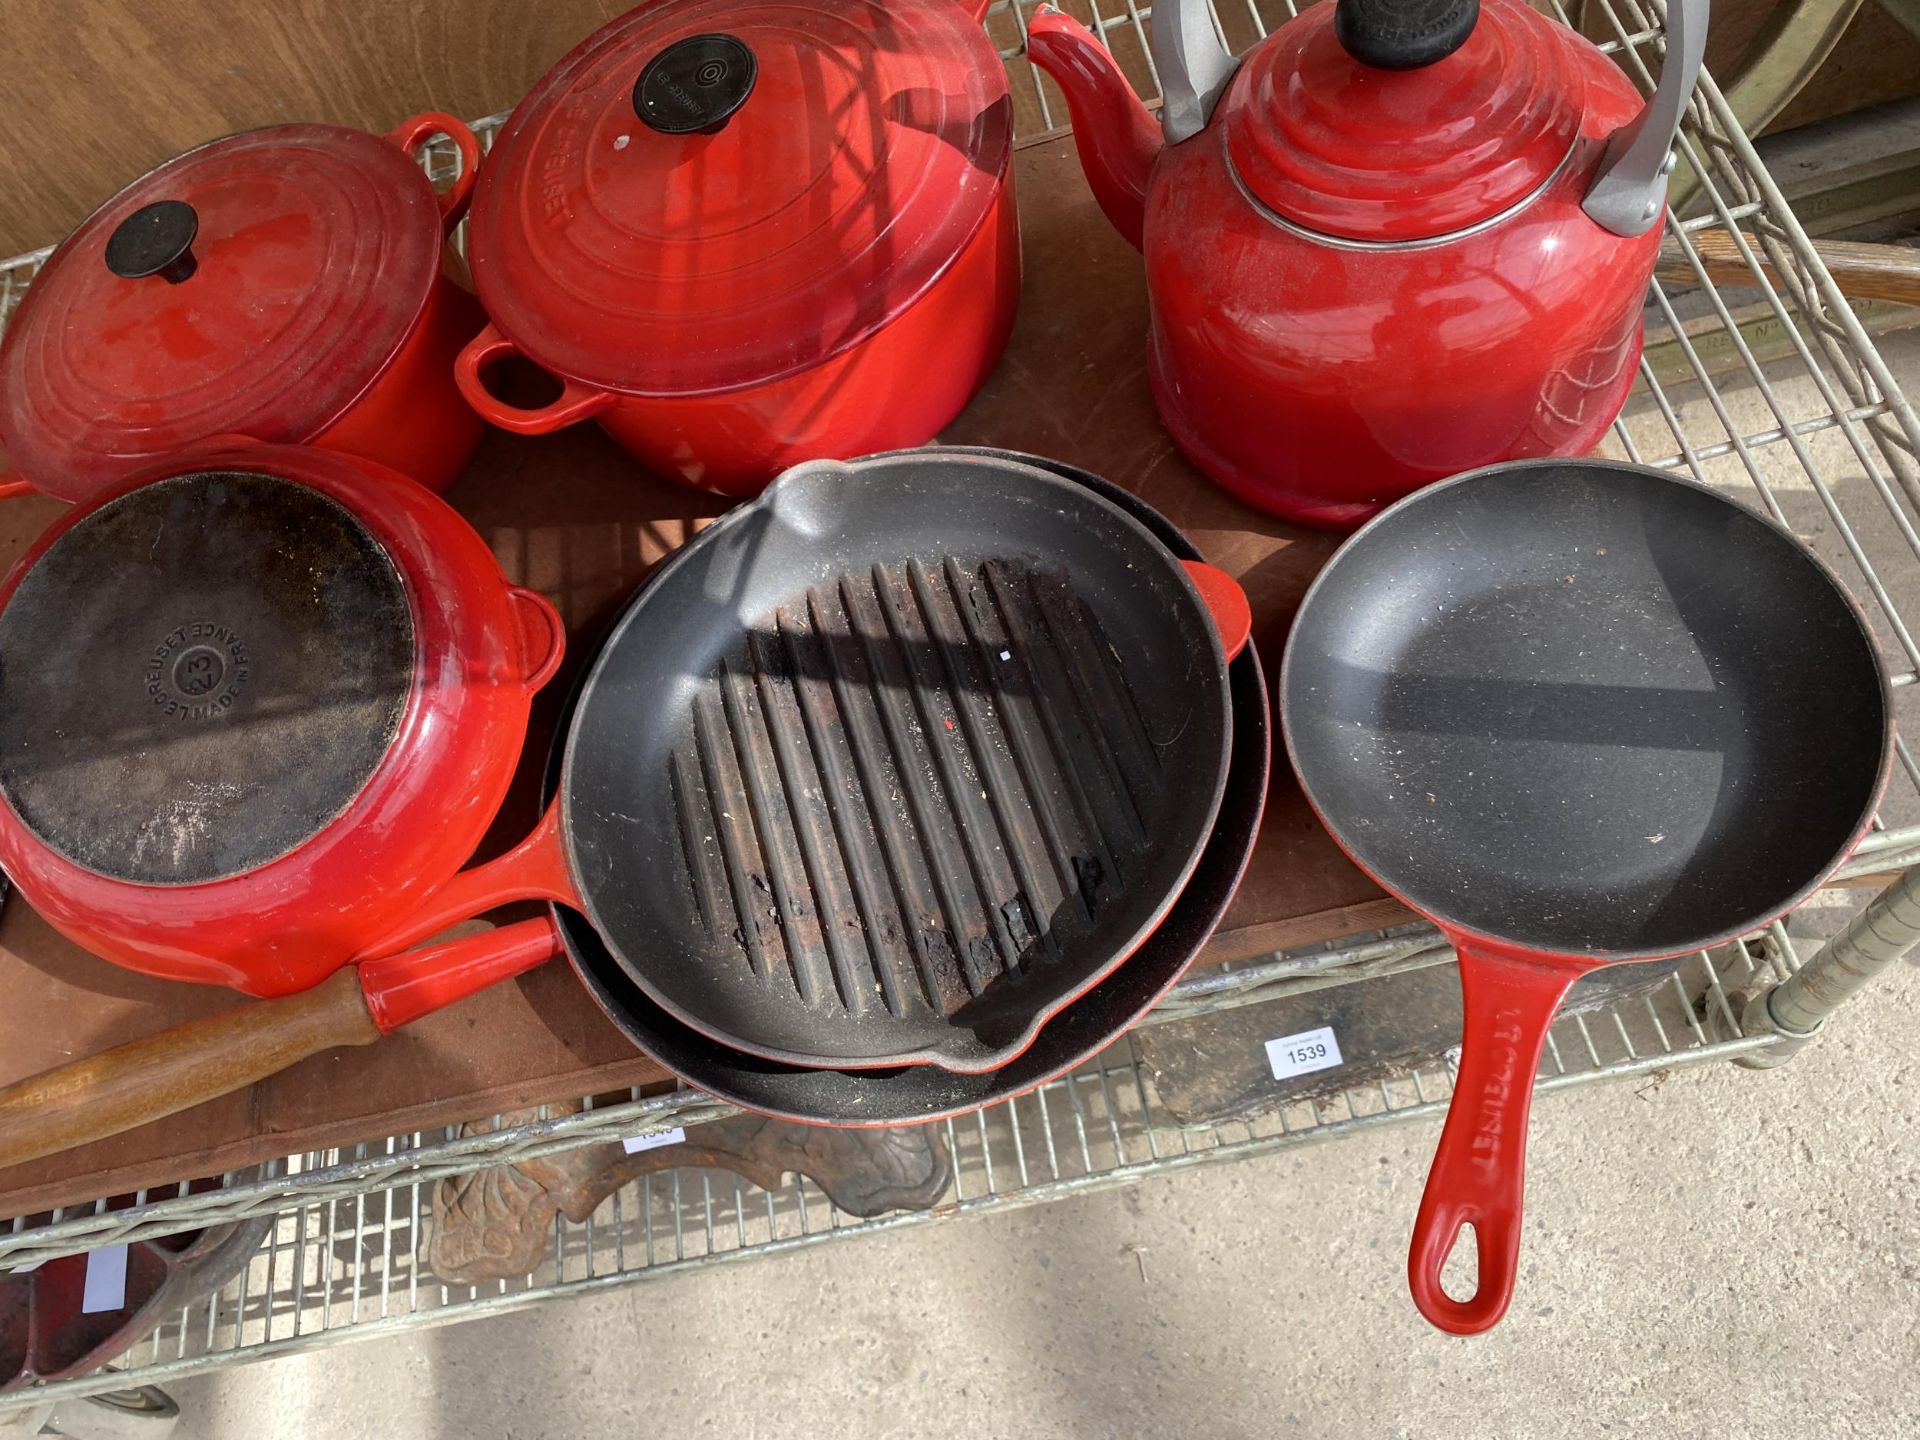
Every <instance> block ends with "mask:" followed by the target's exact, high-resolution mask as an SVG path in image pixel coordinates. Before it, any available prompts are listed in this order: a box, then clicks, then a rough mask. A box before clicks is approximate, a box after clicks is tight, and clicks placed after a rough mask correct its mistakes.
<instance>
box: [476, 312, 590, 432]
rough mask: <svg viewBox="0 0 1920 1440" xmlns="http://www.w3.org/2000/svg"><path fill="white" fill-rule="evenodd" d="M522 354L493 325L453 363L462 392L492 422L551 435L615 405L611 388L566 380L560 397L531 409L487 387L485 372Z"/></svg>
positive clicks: (514, 429) (502, 427) (563, 382)
mask: <svg viewBox="0 0 1920 1440" xmlns="http://www.w3.org/2000/svg"><path fill="white" fill-rule="evenodd" d="M519 354H520V347H519V346H517V345H515V344H514V343H513V342H512V341H511V340H509V339H507V337H506V336H504V335H502V334H501V333H500V332H499V331H498V330H496V329H495V328H494V327H493V326H492V325H489V326H487V328H486V329H484V330H482V331H481V332H480V333H479V334H478V335H476V336H474V337H473V339H471V340H469V341H468V342H467V348H466V349H464V350H462V351H461V352H460V355H459V358H458V359H456V360H455V361H454V362H453V378H454V382H455V383H456V384H457V385H459V387H460V393H461V394H462V395H464V396H466V398H467V404H469V405H471V406H472V407H473V408H474V410H475V411H477V412H478V413H479V415H480V417H481V418H482V419H483V420H486V421H487V422H489V423H490V424H493V425H498V426H499V427H500V428H501V429H502V430H509V431H512V432H513V433H514V434H515V435H547V434H551V433H552V432H553V431H555V430H562V429H565V428H566V427H567V426H569V425H573V424H577V423H578V422H580V421H582V420H587V419H590V418H592V417H593V416H595V415H598V414H599V413H600V412H601V411H602V410H605V409H606V408H607V407H608V406H609V405H611V404H613V400H614V397H613V395H612V394H611V393H609V392H608V391H605V390H596V389H594V388H593V387H592V386H590V385H582V384H580V383H579V382H578V381H575V380H564V381H561V382H560V396H559V398H558V399H556V400H553V401H551V402H550V403H548V404H546V405H541V406H538V407H536V408H534V409H531V410H529V409H524V408H522V407H521V406H518V405H509V404H508V403H507V402H506V401H504V400H502V399H501V398H500V397H499V396H497V395H495V394H494V393H493V392H492V391H491V390H489V389H488V388H487V381H486V375H485V371H486V368H487V366H489V365H492V364H494V363H495V362H496V361H500V360H505V359H507V358H508V357H510V356H515V355H519ZM555 378H556V379H558V377H557V376H556V377H555Z"/></svg>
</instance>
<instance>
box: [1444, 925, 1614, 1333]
mask: <svg viewBox="0 0 1920 1440" xmlns="http://www.w3.org/2000/svg"><path fill="white" fill-rule="evenodd" d="M1451 938H1452V939H1453V946H1454V950H1455V951H1456V953H1457V954H1458V955H1459V957H1460V990H1461V997H1462V1000H1463V1001H1464V1004H1465V1012H1466V1018H1465V1023H1464V1025H1463V1026H1462V1033H1461V1039H1460V1073H1459V1076H1458V1078H1457V1079H1456V1080H1455V1081H1454V1085H1453V1103H1452V1105H1451V1106H1449V1108H1448V1110H1447V1123H1446V1126H1445V1128H1444V1129H1442V1131H1441V1132H1440V1146H1439V1148H1438V1149H1437V1150H1436V1151H1435V1152H1434V1157H1433V1168H1432V1169H1431V1170H1430V1171H1428V1173H1427V1188H1426V1191H1425V1193H1424V1194H1423V1195H1422V1196H1421V1197H1420V1213H1419V1215H1418V1216H1417V1217H1416V1218H1415V1220H1414V1222H1413V1245H1412V1248H1411V1250H1410V1251H1409V1252H1408V1255H1407V1283H1408V1285H1409V1287H1410V1288H1411V1289H1412V1291H1413V1303H1414V1305H1415V1306H1417V1307H1418V1308H1419V1311H1420V1313H1421V1314H1422V1315H1424V1316H1426V1317H1427V1319H1428V1320H1429V1321H1431V1322H1432V1323H1433V1324H1434V1325H1436V1326H1438V1327H1439V1328H1440V1329H1442V1330H1445V1331H1447V1332H1449V1333H1450V1334H1454V1335H1478V1334H1480V1333H1481V1332H1482V1331H1484V1330H1491V1329H1492V1328H1493V1327H1494V1326H1495V1325H1498V1324H1499V1323H1500V1319H1501V1317H1502V1316H1503V1315H1505V1314H1506V1313H1507V1306H1508V1304H1509V1303H1511V1301H1512V1300H1513V1287H1514V1279H1515V1277H1516V1275H1517V1274H1518V1272H1519V1268H1520V1216H1521V1207H1522V1201H1523V1197H1524V1194H1525V1190H1526V1162H1527V1117H1528V1115H1529V1113H1530V1112H1531V1110H1532V1107H1533V1080H1534V1075H1535V1073H1536V1072H1537V1071H1538V1070H1539V1068H1540V1052H1541V1050H1542V1049H1543V1048H1545V1046H1546V1042H1547V1029H1548V1027H1549V1026H1551V1025H1552V1024H1553V1017H1554V1014H1555V1012H1556V1011H1558V1010H1559V1008H1560V1001H1561V998H1562V997H1563V996H1565V995H1566V993H1567V991H1568V989H1569V988H1570V987H1571V986H1572V985H1573V982H1574V981H1575V980H1576V979H1578V978H1579V974H1578V972H1577V971H1575V970H1573V969H1571V968H1555V967H1549V966H1546V965H1541V964H1535V963H1531V962H1529V961H1525V960H1518V959H1510V958H1508V957H1506V956H1503V955H1498V954H1494V953H1492V952H1489V951H1487V950H1485V949H1483V948H1481V947H1479V946H1477V945H1475V944H1474V943H1473V942H1472V941H1471V940H1466V939H1462V938H1461V937H1459V936H1453V937H1451ZM1468 1225H1472V1226H1473V1233H1474V1244H1475V1246H1476V1248H1477V1250H1478V1252H1479V1276H1478V1284H1477V1285H1476V1286H1475V1288H1474V1293H1473V1298H1472V1299H1470V1300H1455V1299H1454V1298H1453V1297H1452V1296H1450V1295H1449V1294H1447V1292H1446V1291H1445V1290H1444V1289H1442V1288H1441V1285H1440V1273H1441V1271H1442V1270H1443V1269H1444V1268H1445V1266H1446V1263H1447V1257H1448V1256H1449V1255H1450V1254H1452V1253H1453V1247H1454V1244H1455V1242H1457V1241H1458V1240H1459V1238H1460V1232H1461V1230H1462V1229H1464V1228H1465V1227H1466V1226H1468Z"/></svg>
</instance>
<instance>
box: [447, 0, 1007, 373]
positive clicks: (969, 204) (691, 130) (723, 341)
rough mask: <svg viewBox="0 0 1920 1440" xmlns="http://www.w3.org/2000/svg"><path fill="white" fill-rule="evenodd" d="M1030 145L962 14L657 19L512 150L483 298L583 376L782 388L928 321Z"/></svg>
mask: <svg viewBox="0 0 1920 1440" xmlns="http://www.w3.org/2000/svg"><path fill="white" fill-rule="evenodd" d="M1012 148H1013V133H1012V116H1011V106H1010V104H1009V102H1008V97H1007V87H1006V78H1005V72H1004V70H1003V69H1002V67H1001V64H1000V56H999V54H998V52H997V51H996V50H995V48H994V46H993V44H992V42H991V41H989V40H988V38H987V36H986V32H985V31H984V30H982V29H981V27H980V25H979V23H978V21H977V19H976V18H975V17H974V16H973V14H971V13H970V11H969V10H968V9H967V8H963V6H962V5H961V4H960V3H958V0H759V3H748V4H740V3H738V0H691V3H664V4H654V5H648V6H644V7H642V8H641V9H638V10H635V11H633V12H632V13H631V14H629V15H626V16H624V17H622V18H621V19H619V20H616V21H614V22H613V23H612V24H610V25H608V26H606V27H605V28H603V29H601V30H600V31H598V32H597V33H596V34H594V35H592V36H590V37H588V39H587V40H586V41H585V42H584V43H583V44H581V45H580V47H579V48H578V49H576V50H574V51H573V53H572V54H570V55H568V56H567V57H566V58H565V59H564V60H562V61H561V62H560V63H559V64H558V65H556V66H555V67H554V68H553V69H552V70H551V71H549V72H548V73H547V75H546V76H545V77H544V78H543V79H542V80H541V81H540V83H539V84H538V85H536V86H535V87H534V89H533V91H532V92H531V93H530V94H529V95H528V96H527V98H526V99H525V100H523V101H522V102H521V103H520V105H519V106H518V107H517V108H516V109H515V110H514V112H513V115H512V116H511V118H510V119H509V120H508V122H507V124H506V126H505V128H504V129H503V130H502V131H501V132H500V135H499V137H498V139H496V140H495V142H494V146H493V150H492V153H491V154H490V155H489V156H488V158H487V163H486V164H485V165H484V166H483V167H482V169H481V174H480V179H479V182H478V184H477V186H476V187H475V191H474V202H473V213H472V216H471V220H470V228H469V232H468V255H469V258H470V261H471V264H472V268H473V278H474V286H475V288H476V289H477V290H478V291H479V294H480V299H481V302H482V303H483V304H484V305H485V307H486V310H487V313H488V315H489V317H490V318H491V319H492V321H493V323H494V325H495V326H496V327H497V328H498V329H499V330H500V331H501V333H502V334H504V335H505V336H506V337H507V338H508V339H509V340H511V341H513V343H514V344H515V345H516V346H518V347H519V349H520V350H521V351H522V352H523V353H524V354H526V355H527V356H528V357H529V358H530V359H532V360H534V361H536V362H538V363H539V364H541V365H543V366H545V367H546V368H547V369H549V370H551V371H553V372H554V373H555V374H557V375H560V376H562V377H564V378H567V379H571V380H576V381H581V382H584V383H587V384H590V385H594V386H597V387H599V388H601V389H605V390H613V391H618V392H623V393H627V394H639V395H685V394H699V393H712V392H717V391H727V390H733V389H739V388H743V387H746V386H751V385H756V384H761V383H764V382H768V381H772V380H777V379H779V378H781V377H783V376H786V375H790V374H793V373H795V372H797V371H801V370H805V369H807V368H809V367H811V366H813V365H816V364H818V363H820V362H821V361H823V360H826V359H828V358H830V357H831V356H833V355H835V354H837V353H839V352H840V351H842V350H845V349H847V348H849V347H850V346H852V345H855V344H857V343H858V342H859V341H861V340H862V339H864V338H866V337H867V336H868V335H871V334H872V333H874V332H875V331H876V330H878V329H880V328H881V327H883V326H885V325H886V324H887V323H888V322H889V321H890V320H892V319H893V318H894V317H895V316H897V315H899V314H900V313H901V312H902V311H903V310H905V309H906V308H907V307H908V306H910V305H911V304H913V302H914V301H915V300H916V299H917V298H918V297H919V296H920V295H921V294H922V293H923V292H924V291H925V290H926V289H927V288H928V287H929V286H930V285H931V284H932V283H933V282H934V281H935V280H936V279H937V278H938V277H939V276H940V274H941V273H942V272H943V271H944V270H945V269H946V268H947V266H948V265H950V264H951V263H952V262H953V261H954V259H955V258H957V257H958V255H959V254H960V252H961V251H962V250H963V249H964V248H965V246H966V244H967V242H968V241H969V240H970V239H971V238H972V237H973V235H974V234H975V232H977V231H978V230H979V228H980V226H981V225H982V224H983V223H984V221H985V220H986V218H987V215H988V213H989V212H990V211H991V210H992V208H993V205H994V203H995V201H996V200H997V199H998V198H999V195H1000V192H1001V189H1002V187H1003V185H1004V184H1005V183H1006V174H1007V166H1008V163H1009V161H1010V159H1011V156H1012Z"/></svg>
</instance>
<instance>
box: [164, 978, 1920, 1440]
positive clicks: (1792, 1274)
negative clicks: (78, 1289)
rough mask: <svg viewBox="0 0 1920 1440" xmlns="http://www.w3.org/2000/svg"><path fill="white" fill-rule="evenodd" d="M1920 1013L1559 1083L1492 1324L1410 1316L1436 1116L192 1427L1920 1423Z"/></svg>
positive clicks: (489, 1337)
mask: <svg viewBox="0 0 1920 1440" xmlns="http://www.w3.org/2000/svg"><path fill="white" fill-rule="evenodd" d="M1917 1010H1920V969H1915V968H1914V967H1911V966H1902V967H1899V969H1898V970H1896V972H1895V973H1894V974H1893V975H1892V976H1891V977H1889V980H1888V982H1887V983H1886V984H1885V985H1884V986H1883V988H1882V989H1881V991H1880V992H1879V993H1877V994H1875V995H1874V996H1872V997H1871V1000H1870V1001H1869V1002H1865V1003H1861V1004H1859V1005H1857V1006H1855V1007H1854V1008H1852V1009H1850V1010H1848V1011H1846V1012H1845V1013H1844V1014H1842V1015H1841V1016H1840V1017H1838V1018H1837V1019H1836V1020H1835V1021H1834V1022H1833V1023H1832V1024H1831V1025H1830V1026H1829V1033H1828V1034H1827V1035H1826V1036H1825V1037H1823V1039H1822V1040H1821V1042H1820V1043H1819V1044H1817V1045H1815V1046H1813V1047H1811V1048H1809V1049H1808V1050H1807V1051H1805V1052H1804V1053H1803V1054H1802V1055H1801V1056H1800V1057H1798V1058H1797V1059H1796V1060H1795V1061H1794V1062H1793V1063H1792V1064H1791V1065H1789V1066H1787V1067H1785V1068H1783V1069H1780V1070H1776V1071H1771V1072H1767V1073H1755V1072H1749V1071H1741V1070H1735V1069H1733V1068H1732V1067H1731V1066H1715V1067H1712V1068H1708V1069H1697V1070H1685V1071H1680V1072H1677V1073H1675V1074H1674V1075H1673V1076H1672V1077H1671V1078H1670V1079H1668V1080H1667V1081H1666V1082H1665V1083H1664V1084H1656V1083H1653V1082H1650V1081H1646V1080H1640V1081H1627V1082H1621V1083H1617V1084H1610V1085H1603V1086H1598V1087H1593V1088H1589V1089H1585V1090H1579V1091H1573V1092H1568V1093H1565V1094H1562V1095H1559V1096H1555V1097H1553V1098H1550V1099H1547V1100H1544V1101H1543V1102H1542V1104H1541V1106H1540V1109H1539V1111H1538V1112H1537V1114H1536V1120H1535V1125H1534V1135H1533V1147H1532V1157H1531V1158H1532V1167H1531V1175H1532V1181H1533V1183H1532V1186H1531V1187H1530V1194H1529V1197H1528V1202H1529V1219H1528V1224H1527V1231H1528V1234H1527V1249H1526V1255H1525V1261H1524V1267H1523V1270H1522V1274H1521V1279H1520V1292H1519V1298H1518V1299H1517V1300H1516V1302H1515V1305H1514V1308H1513V1311H1512V1313H1511V1315H1510V1316H1509V1318H1508V1319H1507V1321H1506V1323H1505V1324H1504V1325H1503V1326H1502V1327H1501V1328H1500V1329H1499V1330H1497V1331H1495V1332H1494V1333H1493V1334H1491V1335H1489V1336H1485V1337H1481V1338H1479V1339H1475V1340H1457V1339H1452V1338H1449V1337H1447V1336H1444V1335H1441V1334H1439V1333H1438V1332H1436V1331H1433V1330H1431V1329H1429V1328H1428V1327H1427V1326H1426V1324H1425V1322H1423V1321H1422V1320H1421V1319H1420V1318H1419V1316H1418V1315H1416V1314H1415V1313H1414V1311H1413V1308H1412V1306H1411V1304H1410V1303H1409V1302H1408V1300H1407V1296H1406V1288H1405V1280H1404V1272H1403V1265H1404V1247H1405V1245H1406V1239H1407V1233H1408V1228H1409V1225H1410V1223H1411V1219H1412V1215H1413V1210H1414V1206H1415V1203H1416V1201H1417V1199H1418V1196H1419V1191H1420V1183H1421V1180H1422V1178H1423V1176H1424V1173H1425V1168H1426V1164H1427V1160H1428V1157H1429V1154H1430V1151H1431V1147H1432V1144H1433V1140H1434V1136H1435V1133H1436V1127H1435V1126H1433V1125H1431V1124H1418V1125H1407V1126H1402V1127H1398V1128H1395V1129H1391V1130H1387V1131H1384V1132H1382V1131H1375V1132H1371V1133H1369V1134H1367V1135H1366V1136H1364V1137H1363V1138H1354V1139H1349V1140H1344V1141H1339V1142H1335V1143H1331V1144H1326V1145H1311V1146H1302V1147H1299V1148H1297V1149H1294V1150H1292V1151H1288V1152H1282V1153H1281V1154H1278V1155H1273V1156H1269V1157H1267V1158H1264V1159H1257V1160H1250V1161H1245V1162H1241V1163H1236V1164H1229V1165H1222V1166H1220V1167H1217V1168H1215V1169H1211V1170H1204V1171H1197V1172H1189V1173H1187V1174H1184V1175H1181V1176H1177V1177H1174V1178H1170V1179H1164V1180H1155V1181H1149V1182H1147V1183H1145V1184H1142V1185H1139V1186H1137V1187H1135V1188H1133V1189H1130V1190H1125V1191H1118V1192H1109V1193H1106V1194H1101V1195H1093V1196H1084V1197H1080V1198H1076V1199H1072V1200H1065V1201H1061V1202H1058V1203H1056V1204H1052V1205H1047V1206H1043V1207H1039V1208H1036V1209H1033V1210H1028V1211H1023V1212H1016V1213H1013V1214H1006V1215H1000V1216H987V1217H981V1218H977V1219H972V1220H962V1221H957V1222H953V1223H949V1224H944V1225H935V1226H930V1227H926V1228H923V1229H919V1230H913V1231H908V1232H903V1233H898V1234H893V1235H887V1236H880V1237H874V1238H868V1239H861V1240H857V1241H854V1242H852V1243H849V1244H845V1245H836V1246H827V1247H821V1248H816V1249H813V1250H810V1251H806V1252H803V1253H799V1254H793V1255H789V1256H785V1257H781V1258H776V1259H771V1260H765V1261H757V1262H753V1263H751V1264H747V1265H740V1266H734V1267H720V1268H717V1269H714V1270H711V1271H705V1272H700V1273H693V1274H684V1275H678V1276H673V1277H669V1278H666V1279H662V1280H660V1281H657V1282H651V1283H645V1284H641V1285H638V1286H634V1287H632V1288H629V1289H626V1290H623V1291H619V1292H615V1293H610V1294H605V1295H600V1296H596V1297H592V1298H588V1299H583V1300H572V1301H565V1302H560V1303H556V1304H552V1305H549V1306H546V1307H545V1308H542V1309H539V1310H534V1311H529V1312H525V1313H522V1314H518V1315H513V1316H507V1317H502V1318H500V1319H497V1320H486V1321H478V1322H474V1323H471V1324H467V1325H462V1326H454V1327H449V1328H446V1329H442V1330H434V1331H428V1332H425V1333H422V1334H417V1335H414V1336H411V1337H407V1338H396V1339H391V1340H386V1341H380V1342H376V1343H371V1344H365V1345H350V1346H346V1347H343V1348H340V1349H336V1350H333V1351H329V1352H325V1353H323V1354H318V1355H312V1356H304V1357H295V1358H290V1359H286V1360H280V1361H274V1362H269V1363H266V1364H260V1365H254V1366H248V1367H243V1368H238V1369H234V1370H229V1371H225V1372H221V1373H217V1374H213V1375H209V1376H205V1377H202V1378H197V1379H193V1380H188V1381H183V1382H180V1383H179V1384H177V1385H175V1386H174V1387H173V1394H174V1395H175V1397H176V1398H177V1399H178V1400H179V1402H180V1404H181V1406H182V1407H183V1410H184V1412H185V1423H183V1425H182V1427H181V1430H180V1432H179V1433H180V1435H181V1436H183V1437H187V1436H191V1437H193V1440H262V1437H268V1436H279V1435H287V1436H293V1435H306V1434H315V1433H318V1434H325V1435H329V1436H334V1437H338V1440H352V1437H361V1436H366V1437H391V1436H409V1437H420V1440H432V1437H450V1440H453V1437H457V1440H468V1437H512V1440H539V1437H555V1440H558V1437H570V1436H586V1435H594V1434H618V1435H635V1434H645V1435H663V1436H667V1435H683V1434H702V1435H704V1434H713V1435H724V1436H728V1437H732V1440H758V1437H772V1436H790V1435H825V1436H860V1437H872V1440H891V1437H906V1436H921V1435H939V1436H947V1435H968V1436H980V1437H999V1436H1008V1437H1012V1436H1019V1437H1025V1440H1042V1437H1051V1436H1061V1437H1106V1436H1113V1437H1128V1440H1131V1437H1147V1436H1178V1435H1185V1434H1195V1435H1210V1436H1219V1437H1238V1436H1248V1437H1255V1436H1259V1437H1270V1436H1284V1435H1299V1436H1316V1437H1317V1436H1327V1437H1359V1436H1378V1437H1394V1440H1443V1437H1456V1436H1457V1437H1491V1436H1499V1437H1509V1440H1550V1437H1560V1436H1569V1437H1571V1436H1594V1435H1609V1434H1612V1435H1621V1436H1633V1437H1640V1440H1655V1437H1666V1436H1675V1437H1678V1436H1696V1435H1713V1436H1735V1437H1752V1440H1769V1437H1775V1436H1778V1437H1782V1440H1806V1437H1808V1436H1819V1437H1822V1440H1839V1437H1862V1440H1894V1437H1901V1436H1913V1435H1920V1147H1916V1144H1915V1140H1914V1131H1915V1114H1916V1109H1917V1108H1920V1105H1917V1101H1920V1065H1917V1064H1916V1056H1917V1055H1920V1041H1917V1040H1916V1037H1917V1036H1920V1013H1916V1011H1917Z"/></svg>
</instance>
